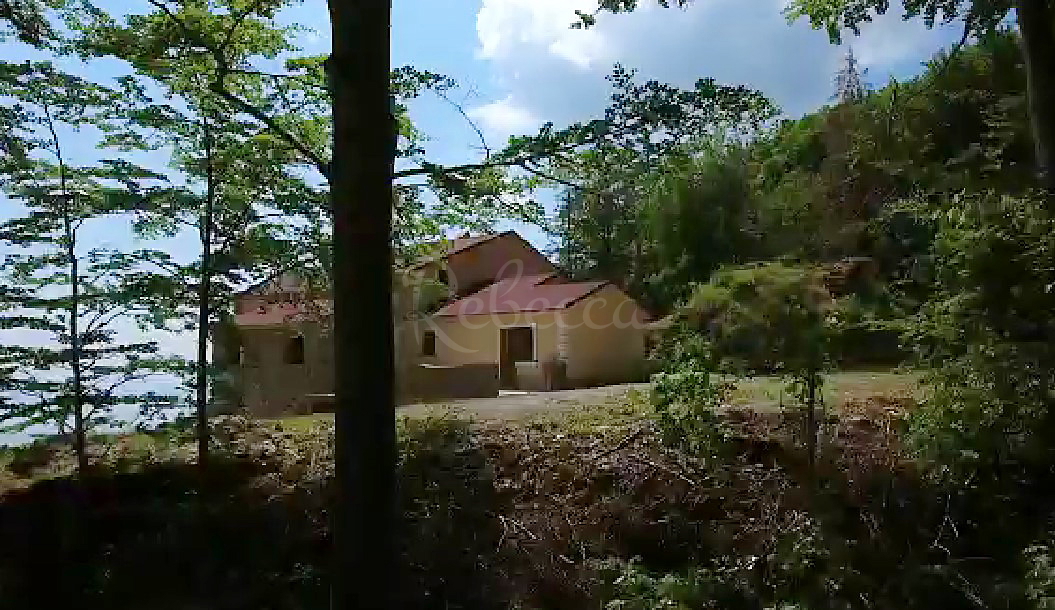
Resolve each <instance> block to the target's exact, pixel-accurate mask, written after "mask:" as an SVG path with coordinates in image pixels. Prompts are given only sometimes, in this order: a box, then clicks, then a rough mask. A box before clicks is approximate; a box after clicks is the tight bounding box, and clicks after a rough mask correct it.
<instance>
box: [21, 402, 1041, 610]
mask: <svg viewBox="0 0 1055 610" xmlns="http://www.w3.org/2000/svg"><path fill="white" fill-rule="evenodd" d="M641 399H642V397H640V396H638V397H634V396H631V397H629V399H628V400H626V401H623V402H621V403H617V404H607V405H602V406H595V407H591V408H583V409H579V410H575V411H572V412H568V413H563V414H554V415H552V416H548V417H538V418H535V419H532V420H530V421H527V422H522V423H519V424H517V425H507V424H502V423H489V424H485V425H478V426H473V425H471V424H470V423H469V422H467V421H465V420H459V419H449V418H445V419H428V418H426V419H408V420H404V421H403V422H402V423H401V424H400V435H399V438H400V487H401V507H402V515H403V518H402V519H401V520H400V540H401V541H402V542H401V555H402V561H401V565H402V569H403V573H402V578H403V581H404V586H402V587H400V590H399V595H400V600H399V607H405V608H569V609H579V608H605V607H613V608H641V609H645V608H656V607H675V608H676V607H682V608H711V607H715V608H766V607H774V606H775V605H778V604H796V605H797V606H798V607H804V608H821V607H824V608H836V607H845V608H854V607H883V608H886V607H889V608H915V607H920V608H924V607H942V608H960V607H963V608H977V607H982V606H979V603H982V604H983V605H984V603H985V601H986V600H989V599H1004V600H1006V601H1007V603H1006V604H1005V605H1004V607H1030V606H1026V605H1023V604H1024V603H1025V597H1024V594H1023V593H1022V591H1024V589H1022V588H1021V587H1019V588H1017V589H1015V591H1016V593H1014V595H1012V594H1011V593H1008V591H1007V590H1005V589H1000V587H1001V586H1004V584H1006V583H1021V582H1022V581H1023V580H1024V579H1025V578H1026V573H1027V572H1028V571H1029V567H1028V566H1026V565H1025V564H1024V563H1023V561H1024V556H1023V555H1022V549H1024V548H1026V547H1027V545H1028V544H1030V543H1032V542H1035V540H1036V539H1037V533H1036V531H1034V530H1031V529H1028V528H1026V527H1025V526H1024V525H1023V524H1025V523H1027V522H1028V523H1034V522H1038V523H1039V522H1041V521H1043V518H1042V517H1043V516H1044V514H1049V513H1044V512H1043V511H1044V509H1042V507H1045V506H1049V504H1048V503H1047V502H1046V499H1045V497H1043V496H1042V495H1036V494H1034V495H1032V496H1031V498H1030V500H1031V501H1030V506H1021V505H1019V504H1017V503H1013V502H1011V501H1003V500H1000V499H994V500H993V502H994V503H993V504H984V505H982V504H979V503H978V502H977V501H976V500H970V499H968V498H966V497H961V496H956V495H950V494H949V493H948V490H945V489H943V488H941V487H939V486H936V485H933V484H930V483H927V482H926V481H925V480H924V479H923V478H921V477H920V476H919V473H918V472H917V469H916V465H915V464H914V463H913V462H911V461H908V460H907V459H906V458H905V456H904V455H903V452H902V450H901V448H900V445H899V442H898V432H899V430H900V429H901V427H902V425H903V424H902V419H903V415H904V413H905V412H906V411H907V410H909V409H911V408H912V406H913V405H912V402H911V400H910V399H907V398H905V397H904V396H900V395H884V394H872V395H863V394H859V395H855V396H854V397H853V399H852V400H847V401H843V402H842V403H840V404H839V406H838V408H836V409H834V411H835V413H834V414H833V415H832V417H830V418H829V420H828V422H827V424H826V425H825V427H824V436H823V440H822V447H823V453H822V457H821V459H820V461H819V463H818V466H817V468H816V470H815V471H811V470H810V469H809V468H808V467H807V465H806V460H805V457H804V455H803V452H802V449H801V447H802V434H801V431H802V422H801V418H800V417H799V414H798V413H796V412H791V411H788V412H784V413H759V412H757V411H750V410H740V409H734V410H731V411H729V412H728V413H726V414H724V415H723V416H722V417H721V418H720V419H718V420H715V437H714V439H713V442H712V444H711V445H710V447H711V450H710V451H708V452H706V453H705V454H701V455H686V454H683V453H681V452H678V451H675V450H672V449H670V448H668V447H666V446H665V445H663V444H662V443H660V442H659V439H658V435H657V433H656V430H655V427H654V425H653V423H652V421H651V420H650V418H649V417H648V416H647V414H648V411H649V409H648V407H647V405H645V404H643V403H642V402H641ZM215 433H216V437H215V447H216V459H215V460H214V464H213V466H212V468H211V469H210V472H209V473H208V474H207V475H206V476H204V477H201V476H200V475H199V474H198V472H197V469H196V468H195V467H194V466H193V460H194V452H193V441H192V439H190V438H184V437H182V436H180V435H179V434H173V435H171V436H168V437H159V438H154V439H151V441H150V442H146V441H144V439H143V438H142V437H128V438H126V439H121V440H119V441H118V442H116V443H114V444H112V445H111V446H107V447H103V448H100V449H99V450H98V452H97V456H96V459H97V466H96V470H95V471H94V472H93V473H91V474H90V476H88V477H86V479H85V481H84V482H83V483H77V482H74V481H72V480H70V479H68V478H63V477H51V478H46V479H45V480H37V481H36V482H35V483H32V484H29V483H28V482H29V481H30V480H32V479H39V478H40V477H41V476H45V477H48V476H50V475H52V474H54V473H55V469H56V468H62V467H61V465H57V464H56V462H61V461H63V460H64V459H67V456H65V454H63V453H62V452H60V451H57V450H52V453H48V452H46V451H44V450H40V451H41V452H42V453H41V454H40V455H37V456H36V458H37V459H36V461H35V462H34V460H32V459H29V458H30V457H31V456H30V455H29V454H28V453H27V454H26V455H25V456H22V457H21V458H20V459H17V460H15V461H13V462H9V463H8V464H7V465H6V466H5V469H4V472H5V473H6V474H5V476H6V477H7V478H8V480H9V484H10V489H9V490H8V491H7V493H6V494H5V495H4V496H3V501H2V502H0V540H3V541H4V543H3V545H0V607H2V608H7V607H11V608H16V607H18V608H21V607H26V606H27V605H29V604H34V605H39V604H40V603H42V602H43V601H44V600H46V602H47V604H49V605H58V604H60V603H62V604H66V603H77V605H78V607H107V608H142V607H150V608H173V609H175V608H179V609H191V608H230V609H242V608H245V609H249V608H254V609H255V608H325V607H327V605H328V599H327V596H328V583H329V581H330V575H329V566H328V557H329V526H328V522H327V508H328V507H329V506H330V505H331V500H332V497H331V495H332V489H331V486H330V480H331V477H332V473H333V455H332V447H333V429H332V425H331V424H330V423H328V422H326V421H314V422H311V423H310V424H305V423H304V422H301V423H300V424H299V425H296V426H290V425H288V424H284V423H282V422H256V421H251V420H246V419H241V418H227V419H224V420H222V421H218V422H217V425H216V429H215ZM1038 489H1044V487H1043V486H1041V487H1039V488H1038ZM1001 502H1002V503H1001ZM995 510H999V511H1000V512H999V514H1000V515H1001V516H1002V517H1003V518H1004V519H1011V520H1018V521H1019V525H1020V527H1019V528H1017V529H1014V530H1011V529H1009V528H1006V527H1001V526H1000V521H1001V520H998V519H994V518H993V515H994V514H996V513H994V512H993V511H995ZM1042 513H1043V514H1042ZM998 534H999V535H998ZM1002 583H1003V584H1002ZM1016 596H1017V597H1016ZM1013 602H1014V603H1013Z"/></svg>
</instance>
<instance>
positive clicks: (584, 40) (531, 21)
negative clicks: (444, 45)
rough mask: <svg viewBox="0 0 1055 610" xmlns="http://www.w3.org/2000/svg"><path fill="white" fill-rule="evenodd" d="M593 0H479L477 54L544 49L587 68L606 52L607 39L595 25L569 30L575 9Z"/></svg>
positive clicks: (492, 56) (489, 55)
mask: <svg viewBox="0 0 1055 610" xmlns="http://www.w3.org/2000/svg"><path fill="white" fill-rule="evenodd" d="M595 6H596V4H595V1H594V0H483V5H482V6H481V7H480V12H479V13H478V14H477V17H476V31H477V35H478V36H479V38H480V47H479V49H478V55H479V56H480V57H481V58H484V59H507V58H509V57H510V56H511V55H513V54H519V53H523V52H525V51H527V52H532V53H539V52H544V53H547V54H549V55H552V56H554V57H557V58H560V59H562V60H564V61H567V62H570V63H572V64H573V65H575V66H576V67H578V68H580V69H583V70H585V69H589V68H590V67H591V66H592V65H594V64H595V63H596V62H599V61H602V60H605V59H606V58H607V57H608V55H609V54H610V49H609V41H608V39H607V38H606V37H605V36H604V34H603V33H602V32H601V31H600V30H598V29H591V30H573V29H571V27H570V25H571V23H572V22H573V21H574V20H575V11H576V9H578V10H583V11H590V10H592V9H593V8H594V7H595Z"/></svg>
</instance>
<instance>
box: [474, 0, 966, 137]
mask: <svg viewBox="0 0 1055 610" xmlns="http://www.w3.org/2000/svg"><path fill="white" fill-rule="evenodd" d="M785 4H786V0H751V1H750V2H744V1H743V0H695V2H693V3H691V4H690V6H689V8H687V9H686V10H677V9H660V8H658V7H655V6H653V5H654V3H653V2H650V1H647V2H643V3H642V8H641V9H639V10H638V11H636V12H634V13H632V14H627V15H610V14H602V15H601V16H600V17H599V19H598V24H597V25H596V26H595V27H593V28H591V29H589V30H576V29H571V28H570V27H569V25H570V24H571V23H572V22H573V21H574V20H575V10H576V9H580V10H584V11H590V10H592V9H593V8H594V7H595V6H596V1H595V0H482V4H481V8H480V9H479V13H478V15H477V33H478V36H479V49H478V56H479V57H480V58H482V59H486V60H487V61H488V62H489V63H490V67H491V69H492V74H493V75H494V79H495V81H496V85H497V87H498V88H499V90H500V91H501V94H500V95H501V99H500V100H499V101H496V102H494V103H492V104H489V105H488V106H486V107H481V109H480V111H481V114H480V115H479V116H480V120H481V121H483V122H485V123H488V124H489V125H493V126H494V128H495V129H496V130H497V129H498V126H499V125H503V126H504V127H505V128H506V129H508V131H510V132H516V131H523V129H522V128H523V127H524V126H528V125H529V121H528V120H527V117H536V118H537V119H538V120H535V121H533V122H531V124H532V125H535V126H537V125H538V124H539V123H541V122H544V121H553V122H554V123H555V124H557V125H561V124H566V123H568V122H572V121H581V120H588V119H590V118H595V117H597V116H598V115H599V114H600V113H601V111H602V110H603V109H604V107H605V105H606V104H607V102H608V96H609V94H610V88H609V85H608V84H607V83H606V82H605V80H604V77H605V76H606V75H607V74H609V73H610V72H611V68H612V66H613V64H615V63H617V62H618V63H622V64H624V65H626V66H627V67H630V68H637V69H638V70H639V73H640V76H641V77H642V78H655V79H657V80H660V81H664V82H669V83H672V84H675V85H678V86H681V87H691V86H692V84H693V83H694V82H695V81H696V80H697V79H699V78H703V77H713V78H715V79H717V80H718V81H719V82H723V83H729V84H745V85H748V86H750V87H753V88H756V89H759V90H761V91H762V92H764V93H765V94H766V95H768V96H769V97H770V98H772V99H773V100H774V101H775V102H776V103H777V104H779V105H780V106H781V107H782V108H783V109H784V110H785V112H786V113H787V114H788V115H790V116H798V115H801V114H802V113H804V112H808V111H811V110H813V109H815V108H817V107H818V106H820V105H822V104H824V103H827V102H828V101H829V99H830V98H831V95H832V92H833V79H834V75H835V72H836V70H837V69H838V68H839V66H840V63H841V61H842V56H843V54H844V52H845V51H844V49H841V48H839V47H836V46H834V45H831V44H829V42H828V38H827V36H826V35H825V33H824V32H822V31H816V30H813V29H811V28H810V27H809V24H808V23H806V22H805V21H799V22H796V23H794V24H791V25H789V24H788V23H787V21H786V19H785V17H784V15H783V13H782V11H781V9H782V8H783V7H784V5H785ZM956 38H958V36H956V34H955V33H954V32H950V31H949V29H947V28H946V29H940V30H935V31H928V30H926V28H925V27H924V26H923V25H922V23H921V22H920V21H919V20H914V21H910V22H904V21H902V20H901V19H900V9H899V7H897V6H892V7H891V10H890V14H888V15H886V16H884V17H881V18H878V19H877V20H876V21H875V22H874V23H872V24H868V25H866V26H865V27H864V28H863V35H862V36H861V37H860V38H857V39H848V40H847V42H850V43H852V44H853V46H854V49H855V52H856V53H857V55H858V57H859V59H860V60H861V64H862V65H863V66H865V67H867V68H869V73H868V75H867V78H866V80H868V81H870V82H872V83H874V84H876V85H882V84H885V80H886V77H887V75H888V74H890V73H893V74H895V75H897V76H898V77H899V78H904V77H905V76H908V75H910V74H911V73H912V72H915V71H918V69H919V62H921V61H924V60H925V59H927V58H928V57H929V56H930V55H931V54H933V52H934V51H936V50H937V49H938V48H939V47H940V46H941V45H942V44H948V43H949V41H950V39H952V40H955V39H956ZM906 72H907V73H906ZM483 108H486V109H487V110H483ZM489 121H490V122H489ZM514 127H516V128H521V129H514Z"/></svg>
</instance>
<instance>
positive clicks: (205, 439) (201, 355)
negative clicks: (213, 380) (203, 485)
mask: <svg viewBox="0 0 1055 610" xmlns="http://www.w3.org/2000/svg"><path fill="white" fill-rule="evenodd" d="M202 136H203V140H204V142H203V143H204V145H205V146H204V147H205V209H204V210H202V218H201V226H200V227H198V232H199V236H200V238H201V278H200V280H199V284H198V362H197V374H198V378H197V383H196V387H195V390H196V393H197V396H196V399H195V400H196V403H197V405H196V406H197V409H198V466H199V467H200V468H201V469H203V470H204V469H205V467H206V464H207V463H208V460H209V417H208V405H209V363H208V361H207V359H208V348H209V313H210V309H209V297H210V293H211V292H212V290H211V288H212V287H211V283H212V282H211V281H210V280H211V279H212V233H213V226H212V225H213V211H214V206H215V205H216V184H215V182H216V181H215V179H214V176H213V164H212V126H210V125H209V123H208V121H207V120H203V121H202Z"/></svg>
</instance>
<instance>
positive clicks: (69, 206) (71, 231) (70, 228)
mask: <svg viewBox="0 0 1055 610" xmlns="http://www.w3.org/2000/svg"><path fill="white" fill-rule="evenodd" d="M44 112H45V116H46V118H47V126H48V130H49V131H50V133H51V141H52V143H53V144H54V146H55V157H56V158H57V159H58V162H59V197H60V200H61V201H62V210H61V213H62V229H63V239H64V244H63V245H64V246H65V251H64V252H63V254H64V255H65V256H66V261H67V262H68V263H69V266H70V275H69V279H70V306H69V310H68V311H69V314H70V320H69V330H70V369H71V372H72V373H73V397H72V398H73V450H74V452H75V453H76V454H77V471H78V473H81V474H83V473H84V471H85V470H87V468H88V447H87V442H86V439H87V434H86V433H85V430H84V426H85V423H84V411H83V410H82V409H83V405H84V387H83V386H84V383H83V380H82V379H81V377H82V370H81V366H82V362H83V361H82V356H83V354H82V353H81V352H82V349H83V348H82V345H81V334H80V328H79V323H80V315H81V312H80V298H81V297H80V289H81V276H80V268H79V264H78V260H77V219H76V217H75V215H76V205H77V202H76V201H74V194H73V193H70V192H69V191H68V190H67V186H68V185H67V183H66V161H65V159H64V158H63V156H62V144H61V143H60V142H59V136H58V133H57V132H56V131H55V122H54V121H53V120H52V118H51V111H50V110H49V109H48V107H47V106H45V107H44Z"/></svg>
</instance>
